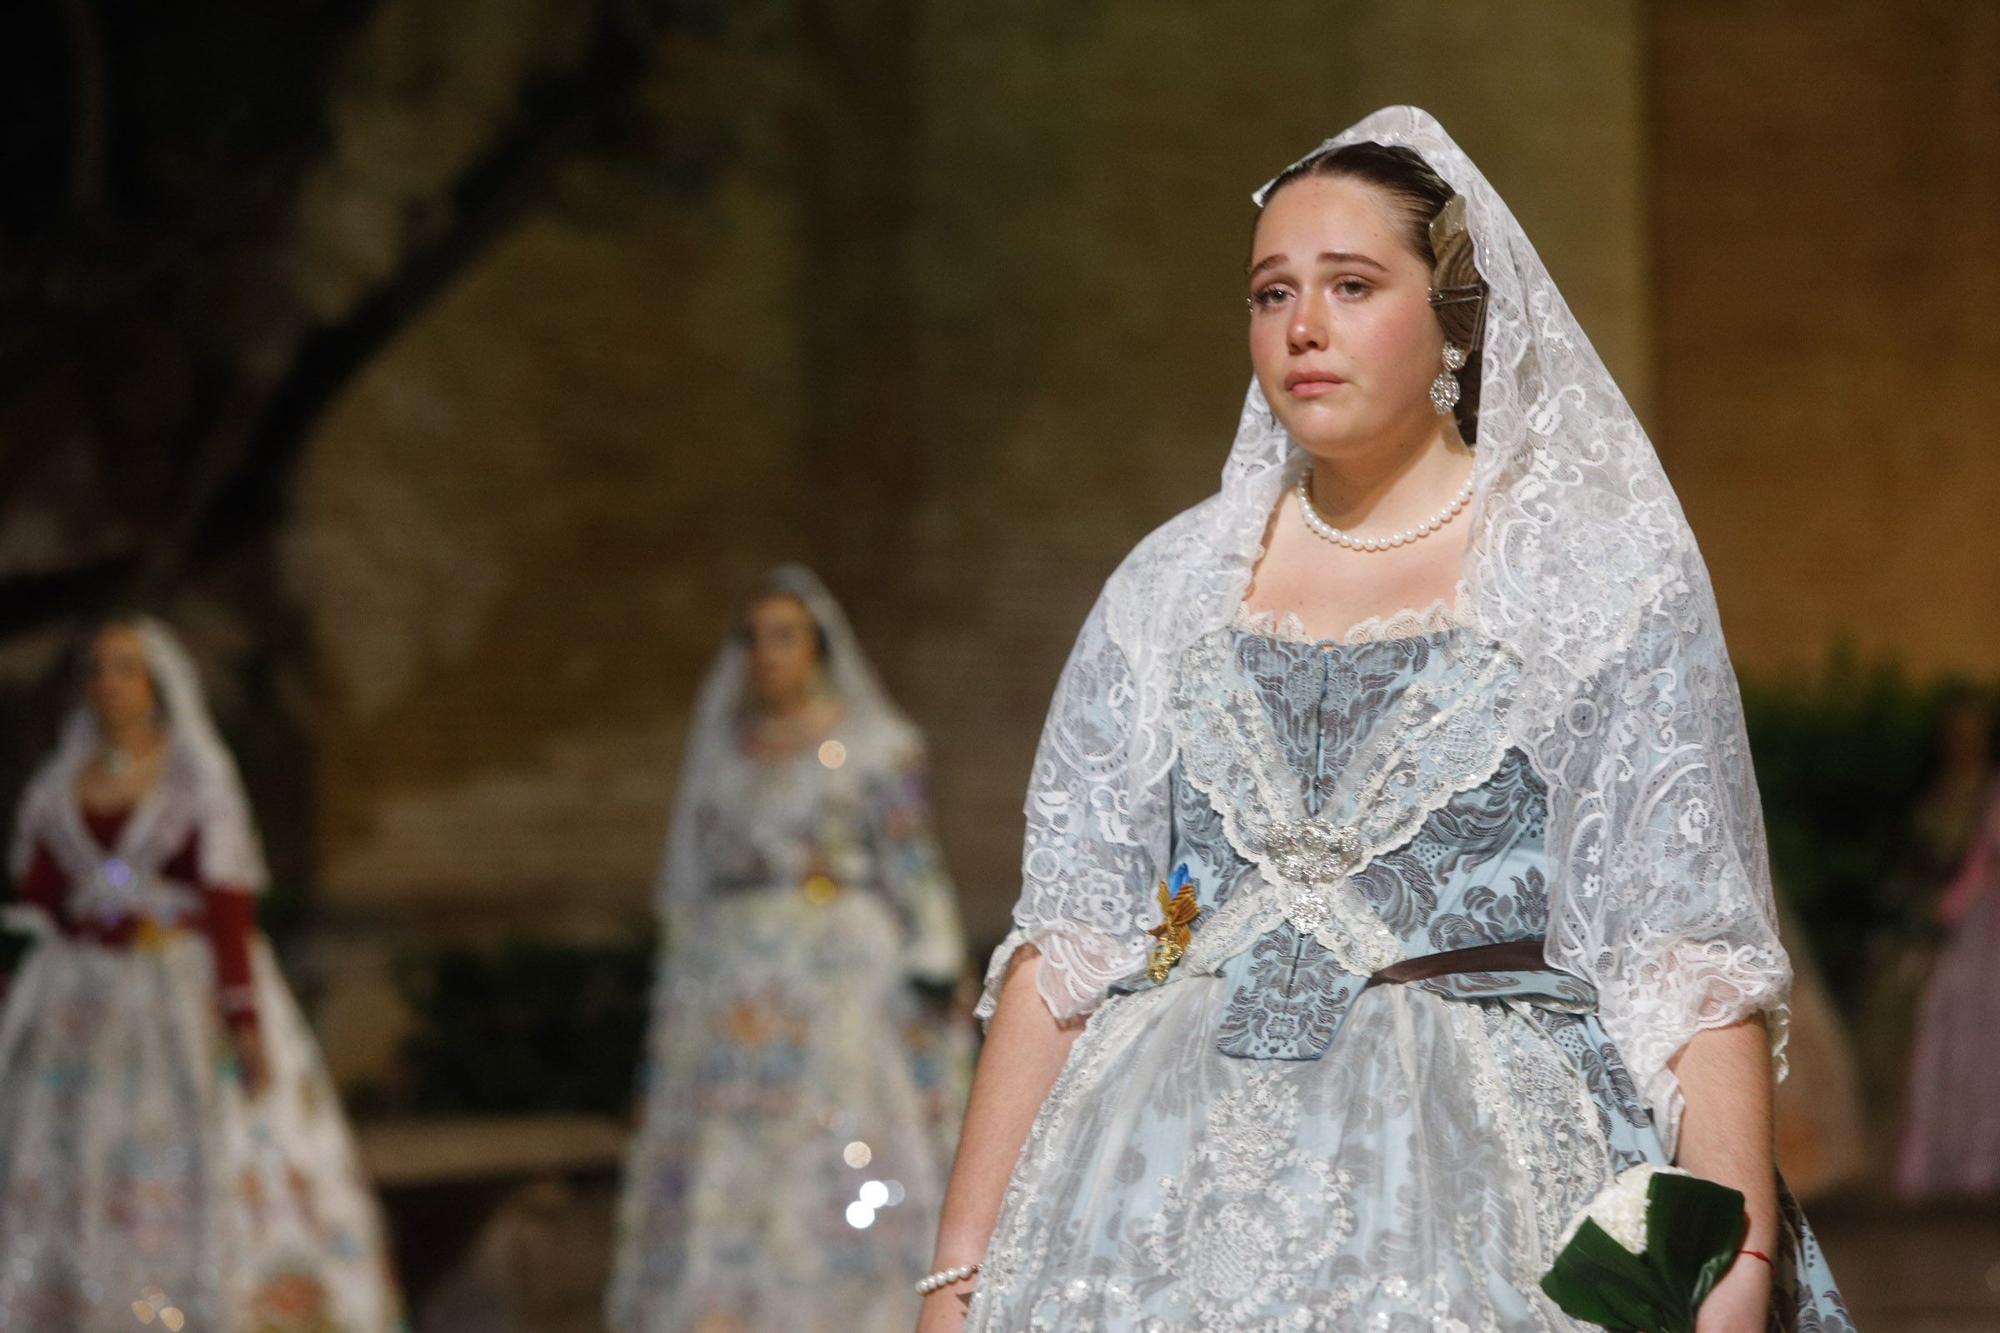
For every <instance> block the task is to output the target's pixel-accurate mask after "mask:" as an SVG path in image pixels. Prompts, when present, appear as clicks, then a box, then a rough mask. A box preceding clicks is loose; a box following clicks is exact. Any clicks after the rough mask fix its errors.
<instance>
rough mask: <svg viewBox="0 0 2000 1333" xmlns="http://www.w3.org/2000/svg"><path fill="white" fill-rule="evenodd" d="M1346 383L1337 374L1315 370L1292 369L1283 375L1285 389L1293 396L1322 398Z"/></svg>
mask: <svg viewBox="0 0 2000 1333" xmlns="http://www.w3.org/2000/svg"><path fill="white" fill-rule="evenodd" d="M1346 383H1347V381H1346V380H1344V379H1342V378H1340V376H1338V375H1333V374H1327V373H1322V372H1315V371H1294V372H1293V373H1292V374H1290V375H1287V376H1285V389H1286V391H1287V392H1288V393H1290V394H1291V395H1292V397H1294V398H1324V397H1325V396H1326V395H1327V394H1330V393H1332V392H1333V391H1334V390H1335V389H1338V388H1340V387H1341V386H1342V385H1344V384H1346Z"/></svg>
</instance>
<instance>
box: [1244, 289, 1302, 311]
mask: <svg viewBox="0 0 2000 1333" xmlns="http://www.w3.org/2000/svg"><path fill="white" fill-rule="evenodd" d="M1291 294H1292V291H1291V288H1289V287H1284V286H1279V285H1277V284H1273V285H1272V286H1269V287H1259V288H1258V289H1257V290H1256V292H1255V293H1253V294H1252V295H1251V297H1250V304H1251V305H1253V306H1255V307H1256V308H1258V309H1259V310H1269V309H1272V308H1273V307H1275V306H1279V305H1282V304H1284V302H1285V301H1286V300H1287V299H1288V298H1289V297H1290V296H1291Z"/></svg>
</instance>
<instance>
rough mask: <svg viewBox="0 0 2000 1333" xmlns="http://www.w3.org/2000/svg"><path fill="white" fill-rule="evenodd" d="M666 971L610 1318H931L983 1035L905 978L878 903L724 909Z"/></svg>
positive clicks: (898, 933) (708, 913)
mask: <svg viewBox="0 0 2000 1333" xmlns="http://www.w3.org/2000/svg"><path fill="white" fill-rule="evenodd" d="M682 933H683V935H684V936H686V938H683V939H681V940H679V941H678V942H676V943H675V944H674V945H672V946H670V948H669V950H668V951H667V953H666V955H665V957H664V958H663V960H662V969H661V975H660V982H659V986H658V988H657V991H656V1008H655V1012H654V1017H653V1024H652V1030H651V1033H650V1037H649V1053H648V1077H647V1082H648V1092H647V1096H646V1104H645V1108H644V1113H643V1121H642V1124H641V1127H640V1130H639V1133H638V1136H637V1137H636V1139H635V1141H634V1144H633V1147H632V1152H631V1157H630V1160H629V1162H628V1165H627V1172H626V1180H625V1191H624V1197H623V1201H622V1208H621V1212H620V1218H619V1243H618V1256H617V1262H616V1266H615V1269H614V1277H613V1283H612V1290H611V1294H610V1298H609V1302H608V1309H607V1322H608V1323H609V1325H610V1327H611V1328H612V1329H614V1330H617V1333H670V1331H671V1333H683V1331H685V1330H717V1331H718V1333H720V1331H723V1330H740V1331H742V1333H764V1331H765V1330H776V1329H822V1328H823V1329H857V1330H869V1333H873V1331H874V1330H877V1329H881V1330H894V1331H895V1333H904V1331H905V1330H907V1329H909V1328H910V1327H912V1326H913V1325H914V1324H915V1322H916V1317H917V1309H918V1301H917V1297H916V1294H915V1293H914V1292H913V1291H912V1290H911V1284H912V1283H913V1282H914V1281H915V1280H916V1279H917V1278H919V1277H921V1276H923V1274H924V1272H925V1271H926V1270H925V1265H926V1264H927V1263H928V1262H929V1260H930V1251H931V1244H932V1240H933V1236H934V1232H935V1229H936V1226H937V1209H938V1205H939V1202H940V1200H941V1199H942V1197H943V1192H944V1177H945V1173H946V1170H947V1168H948V1166H949V1164H950V1154H951V1145H952V1143H953V1141H954V1135H955V1133H956V1129H957V1124H958V1118H959V1116H960V1115H961V1114H962V1112H963V1097H964V1083H965V1078H964V1071H965V1069H966V1068H967V1058H968V1056H969V1046H970V1038H971V1031H970V1028H969V1026H968V1025H967V1023H966V1022H964V1021H963V1020H960V1019H953V1018H948V1017H946V1016H944V1015H941V1014H937V1013H934V1012H931V1011H930V1010H928V1009H927V1008H926V1006H925V1004H924V1003H923V1002H922V1001H921V1000H920V999H919V997H918V996H917V994H916V993H915V992H914V991H913V990H912V989H911V987H910V986H909V984H908V982H907V981H905V980H904V976H903V971H902V964H901V958H902V953H901V950H902V939H903V930H902V927H901V925H900V923H899V922H898V920H897V919H896V917H895V915H894V914H893V913H892V912H891V910H890V909H889V907H888V906H887V905H886V904H885V903H884V902H883V900H882V899H881V897H880V896H879V895H877V894H874V893H871V892H868V891H866V890H856V889H843V890H842V891H841V892H839V893H838V894H837V895H836V896H833V897H832V898H830V899H815V898H812V897H809V896H808V895H806V894H805V893H803V892H801V891H800V890H798V889H797V888H794V887H791V886H784V887H773V888H769V889H752V890H743V891H738V892H735V893H731V894H727V895H723V896H720V897H718V898H717V899H715V900H714V901H712V902H711V903H709V904H707V905H705V906H704V908H703V909H701V912H700V914H699V915H698V916H697V917H695V918H692V919H691V920H690V921H689V922H688V924H687V925H686V926H684V928H683V932H682Z"/></svg>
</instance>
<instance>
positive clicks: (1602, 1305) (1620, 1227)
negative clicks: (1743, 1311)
mask: <svg viewBox="0 0 2000 1333" xmlns="http://www.w3.org/2000/svg"><path fill="white" fill-rule="evenodd" d="M1748 1225H1749V1223H1748V1219H1747V1218H1746V1217H1745V1215H1744V1212H1743V1194H1742V1192H1741V1191H1739V1190H1733V1189H1730V1188H1729V1187H1728V1186H1727V1185H1718V1184H1716V1183H1715V1182H1714V1181H1712V1180H1702V1179H1701V1178H1699V1177H1697V1176H1692V1175H1689V1174H1688V1173H1687V1172H1685V1171H1681V1170H1678V1169H1676V1168H1674V1167H1670V1166H1652V1165H1645V1166H1635V1167H1632V1168H1631V1169H1630V1170H1627V1171H1621V1172H1620V1173H1619V1174H1618V1175H1617V1176H1616V1177H1614V1178H1613V1179H1612V1181H1611V1183H1610V1184H1608V1185H1606V1186H1605V1187H1604V1188H1603V1190H1601V1191H1600V1192H1599V1193H1598V1195H1597V1197H1596V1198H1595V1199H1592V1200H1591V1201H1590V1204H1589V1206H1588V1207H1586V1208H1585V1209H1584V1211H1583V1213H1582V1214H1581V1215H1580V1216H1578V1218H1577V1219H1576V1221H1575V1222H1573V1223H1571V1225H1570V1229H1569V1231H1568V1233H1567V1234H1566V1235H1565V1236H1564V1237H1563V1241H1562V1246H1561V1249H1560V1250H1559V1252H1558V1253H1557V1254H1556V1261H1555V1262H1554V1263H1553V1264H1551V1265H1550V1266H1549V1271H1548V1273H1547V1274H1546V1275H1545V1276H1544V1277H1543V1278H1542V1290H1543V1291H1544V1292H1546V1293H1548V1297H1549V1299H1550V1300H1552V1301H1554V1302H1555V1303H1556V1304H1557V1305H1559V1306H1561V1307H1562V1309H1563V1312H1564V1313H1565V1314H1568V1315H1570V1316H1572V1317H1573V1318H1576V1319H1585V1320H1588V1321H1590V1322H1591V1323H1594V1324H1602V1325H1603V1326H1604V1327H1605V1328H1608V1329H1611V1330H1613V1333H1633V1331H1634V1330H1644V1333H1694V1319H1695V1311H1696V1310H1699V1309H1700V1308H1701V1303H1702V1301H1704V1300H1706V1299H1707V1297H1708V1293H1709V1292H1711V1291H1713V1290H1714V1289H1715V1284H1716V1283H1717V1282H1719V1281H1721V1280H1722V1275H1723V1274H1724V1273H1726V1272H1728V1271H1729V1266H1730V1265H1731V1264H1733V1263H1735V1262H1736V1256H1737V1252H1738V1250H1737V1247H1738V1246H1740V1245H1741V1244H1742V1243H1743V1233H1744V1230H1745V1228H1746V1227H1747V1226H1748Z"/></svg>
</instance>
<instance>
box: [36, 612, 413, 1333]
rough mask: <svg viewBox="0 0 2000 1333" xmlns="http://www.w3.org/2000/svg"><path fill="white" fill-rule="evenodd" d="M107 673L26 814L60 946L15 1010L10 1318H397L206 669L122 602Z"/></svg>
mask: <svg viewBox="0 0 2000 1333" xmlns="http://www.w3.org/2000/svg"><path fill="white" fill-rule="evenodd" d="M87 671H88V684H87V687H86V691H85V693H86V698H85V700H84V701H83V702H81V703H79V704H78V705H77V706H76V709H75V711H74V712H73V713H72V715H71V716H70V718H69V720H68V723H67V725H66V726H65V727H64V729H63V732H62V739H61V742H60V744H59V745H58V747H57V749H56V751H55V754H54V755H53V756H52V757H50V758H49V759H48V760H47V762H46V763H44V764H43V766H42V768H41V769H40V771H39V772H38V773H37V775H36V776H35V777H34V779H33V780H32V781H31V782H30V784H29V786H28V790H27V794H26V797H25V798H24V800H23V802H22V805H21V810H20V815H19V817H18V819H17V821H16V824H15V828H14V839H13V845H12V852H11V865H10V868H11V870H12V872H13V875H14V878H15V882H16V884H17V886H18V888H19V893H20V899H21V901H20V903H19V904H17V905H16V906H15V907H14V908H13V909H12V910H13V912H14V913H15V914H16V915H17V916H20V917H25V918H26V919H27V923H28V924H31V925H32V927H33V929H34V930H35V933H36V935H37V936H38V939H39V942H38V943H37V944H36V945H35V946H34V947H33V949H32V951H31V952H30V953H29V955H28V957H27V959H26V962H25V964H24V965H23V966H22V968H21V970H20V974H19V976H18V977H17V979H16V981H15V984H14V986H13V987H12V990H11V991H10V993H9V995H8V997H7V1002H6V1008H5V1012H4V1017H0V1327H4V1328H9V1329H17V1328H18V1329H35V1330H57V1329H62V1330H73V1331H74V1333H99V1330H114V1329H115V1330H126V1329H131V1328H134V1327H137V1326H140V1325H146V1324H153V1323H155V1321H157V1324H158V1326H159V1327H163V1328H166V1329H168V1330H179V1329H181V1328H182V1327H184V1326H185V1327H187V1328H189V1329H196V1330H200V1329H216V1330H225V1331H234V1330H245V1331H248V1330H262V1329H276V1328H284V1329H294V1328H296V1329H312V1330H324V1331H325V1333H384V1331H385V1330H389V1329H394V1328H399V1327H401V1326H402V1319H401V1315H400V1311H399V1301H398V1297H397V1294H396V1290H395V1286H394V1283H393V1281H392V1280H391V1277H390V1273H389V1267H388V1262H387V1254H386V1250H385V1247H384V1244H383V1237H382V1230H381V1224H380V1221H379V1219H378V1217H377V1213H376V1206H375V1201H374V1199H373V1197H372V1195H371V1193H370V1191H369V1188H368V1186H367V1184H366V1183H365V1182H364V1181H363V1179H362V1178H361V1175H360V1173H359V1171H358V1169H357V1166H356V1161H355V1153H354V1148H353V1145H352V1144H351V1142H350V1141H349V1137H348V1132H347V1127H346V1125H345V1124H344V1123H343V1121H342V1118H341V1113H340V1105H339V1100H338V1098H337V1096H336V1095H335V1093H334V1089H333V1085H332V1084H331V1082H330V1081H329V1080H328V1078H327V1074H326V1071H325V1069H324V1068H323V1067H322V1064H321V1061H320V1056H319V1052H318V1049H317V1048H316V1047H315V1045H314V1043H313V1039H312V1036H311V1034H310V1033H309V1032H308V1031H307V1029H306V1026H305V1024H304V1021H303V1020H302V1019H301V1017H300V1015H299V1011H298V1008H297V1006H296V1005H295V1004H294V1003H293V1001H292V998H291V995H290V993H289V992H288V991H287V989H286V986H285V983H284V980H283V978H281V977H280V976H279V974H278V969H277V966H276V964H275V962H274V961H273V959H272V955H271V951H270V948H269V946H268V945H267V944H266V943H265V941H264V939H263V938H262V936H261V935H260V934H259V933H258V931H257V929H256V925H255V916H256V903H257V896H258V895H259V894H260V893H261V892H262V891H263V889H264V887H265V881H266V873H265V868H264V859H263V852H262V849H261V847H260V845H259V840H258V837H257V831H256V829H255V827H254V825H253V823H252V821H251V815H250V810H249V806H248V803H247V801H246V800H245V798H244V793H243V789H242V786H241V784H240V782H239V781H238V779H237V773H236V764H235V761H234V760H233V759H232V758H231V757H230V754H229V752H228V750H227V749H226V748H225V747H224V746H223V744H222V741H221V739H220V738H219V737H218V736H217V734H216V731H215V727H214V724H213V722H212V721H211V720H210V718H209V714H208V708H207V705H206V703H205V701H204V699H203V697H202V692H201V687H200V684H199V682H198V681H197V680H196V676H195V671H194V667H193V664H192V663H191V662H190V661H189V659H188V657H187V655H186V654H185V653H184V652H183V651H182V650H181V648H180V646H179V644H178V643H176V642H175V640H174V638H173V636H172V635H171V634H169V633H168V631H167V630H166V628H165V627H164V626H162V625H160V624H158V623H156V622H153V621H149V620H142V619H121V620H116V621H113V622H111V623H110V624H108V625H107V626H105V627H104V628H103V629H101V630H100V631H98V633H97V634H96V636H95V638H94V639H93V640H92V641H91V644H90V648H89V654H88V667H87Z"/></svg>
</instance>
